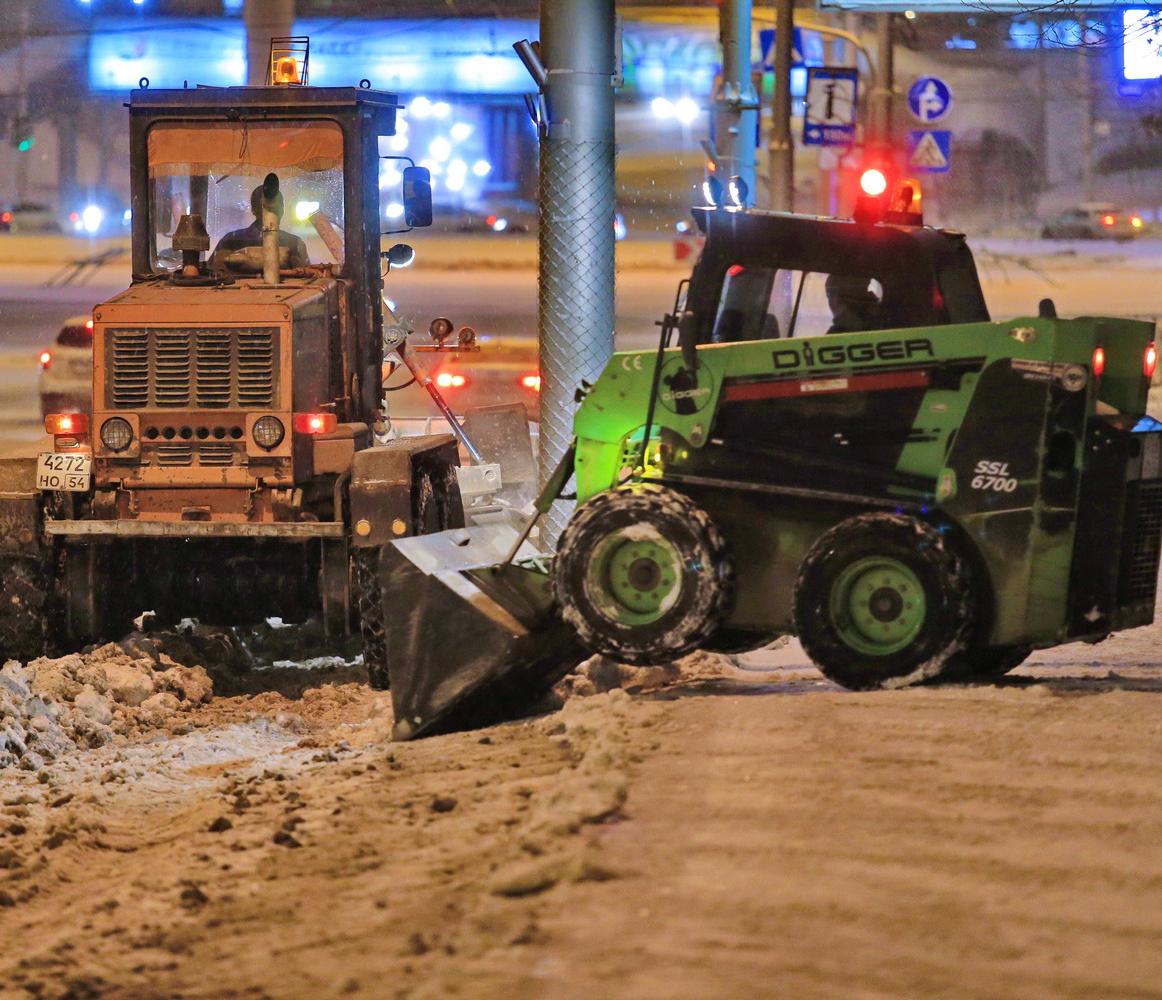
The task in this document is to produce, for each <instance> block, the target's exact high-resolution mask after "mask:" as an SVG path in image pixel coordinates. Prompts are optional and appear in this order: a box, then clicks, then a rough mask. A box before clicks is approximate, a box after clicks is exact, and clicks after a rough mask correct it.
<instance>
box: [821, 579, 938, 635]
mask: <svg viewBox="0 0 1162 1000" xmlns="http://www.w3.org/2000/svg"><path fill="white" fill-rule="evenodd" d="M927 610H928V602H927V600H926V598H925V596H924V588H923V586H922V585H921V583H920V580H919V578H918V577H917V576H916V574H915V573H914V572H912V570H911V569H910V568H909V567H908V566H906V565H905V564H904V563H902V562H900V561H899V560H897V559H891V558H888V557H886V556H871V557H869V558H866V559H860V560H858V561H857V562H854V563H852V564H851V565H850V566H848V567H847V568H845V569H844V570H843V572H841V573H840V574H839V576H838V577H837V578H836V580H835V583H834V585H833V586H832V588H831V600H830V607H829V611H830V615H831V623H832V625H833V627H834V628H835V631H836V633H837V634H838V636H839V638H840V639H841V640H842V641H843V642H844V644H845V645H847V646H849V647H850V648H851V649H854V650H855V651H856V652H859V653H864V654H866V655H869V656H891V655H892V654H893V653H898V652H900V650H902V649H905V648H906V647H907V646H908V645H909V644H910V643H911V642H912V641H913V640H915V638H916V637H917V636H918V635H919V634H920V631H921V629H922V628H923V627H924V617H925V615H926V613H927Z"/></svg>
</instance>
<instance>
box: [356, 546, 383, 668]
mask: <svg viewBox="0 0 1162 1000" xmlns="http://www.w3.org/2000/svg"><path fill="white" fill-rule="evenodd" d="M351 579H352V583H353V584H354V585H355V587H354V589H355V607H356V611H357V613H358V615H359V633H360V635H362V636H363V665H364V666H365V667H366V668H367V680H368V683H369V684H370V685H371V686H372V687H373V688H374V689H375V690H377V691H386V690H388V688H390V687H391V676H390V674H389V673H388V670H387V634H386V632H385V631H384V626H383V594H382V592H381V590H380V586H379V549H377V548H366V549H356V550H355V551H354V553H353V555H352V557H351Z"/></svg>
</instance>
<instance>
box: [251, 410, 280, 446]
mask: <svg viewBox="0 0 1162 1000" xmlns="http://www.w3.org/2000/svg"><path fill="white" fill-rule="evenodd" d="M253 434H254V443H255V444H257V445H258V447H259V448H265V449H266V450H267V451H269V450H270V449H271V448H277V447H278V446H279V445H280V444H281V443H282V439H283V438H284V437H285V436H286V429H285V428H284V427H283V426H282V421H281V420H279V419H278V417H259V418H258V419H257V420H256V421H254V430H253Z"/></svg>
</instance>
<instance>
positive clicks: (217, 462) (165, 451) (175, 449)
mask: <svg viewBox="0 0 1162 1000" xmlns="http://www.w3.org/2000/svg"><path fill="white" fill-rule="evenodd" d="M146 448H147V450H148V449H150V448H152V449H153V450H154V453H155V454H156V455H157V464H158V465H164V466H175V465H177V466H188V465H200V466H202V467H203V468H205V467H206V466H223V465H233V464H234V456H235V455H241V454H242V452H241V451H240V450H239V449H238V447H237V446H236V445H235V444H234V443H233V442H231V441H164V442H158V443H156V444H154V443H152V442H151V443H148V444H147V445H146Z"/></svg>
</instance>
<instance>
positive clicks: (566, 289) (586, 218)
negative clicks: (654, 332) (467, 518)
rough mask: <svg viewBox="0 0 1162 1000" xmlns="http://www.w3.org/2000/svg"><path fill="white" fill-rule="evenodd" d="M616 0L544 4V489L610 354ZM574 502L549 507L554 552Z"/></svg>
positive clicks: (547, 533)
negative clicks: (586, 391)
mask: <svg viewBox="0 0 1162 1000" xmlns="http://www.w3.org/2000/svg"><path fill="white" fill-rule="evenodd" d="M614 35H615V32H614V12H613V0H542V3H541V61H542V62H543V64H544V66H545V69H546V70H547V71H548V77H547V80H546V83H545V86H544V94H545V103H546V108H547V113H548V120H547V122H545V123H544V125H543V133H542V136H541V177H540V199H539V200H540V240H539V255H538V264H539V293H538V301H537V314H538V326H539V332H540V366H541V367H540V371H541V428H540V445H539V450H540V477H541V484H542V485H544V483H545V481H546V480H547V479H548V478H549V476H550V475H551V474H552V471H553V469H555V468H556V466H557V463H558V462H559V460H560V458H561V456H562V455H563V454H564V453H565V450H566V449H567V448H568V447H569V443H570V441H571V440H572V437H573V412H574V410H575V408H576V402H575V400H574V393H575V392H576V390H577V387H578V385H579V383H580V382H581V380H582V379H584V380H586V381H589V382H594V381H596V380H597V377H598V376H599V375H600V374H601V372H602V370H603V369H604V368H605V365H606V363H607V362H608V361H609V357H610V355H611V354H612V353H613V315H614V310H613V295H614V282H613V265H614V256H613V211H614V174H613V160H614V148H613V73H614V65H615V53H614ZM570 513H571V505H569V504H567V503H565V502H559V503H556V504H554V505H553V507H552V509H551V510H550V511H549V512H548V513H547V515H546V517H545V521H544V522H543V523H542V528H541V530H542V542H543V543H544V544H546V545H547V546H550V547H552V546H555V545H556V540H557V537H558V535H559V534H560V533H561V530H562V529H563V528H564V527H565V523H566V522H567V521H568V519H569V515H570Z"/></svg>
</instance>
